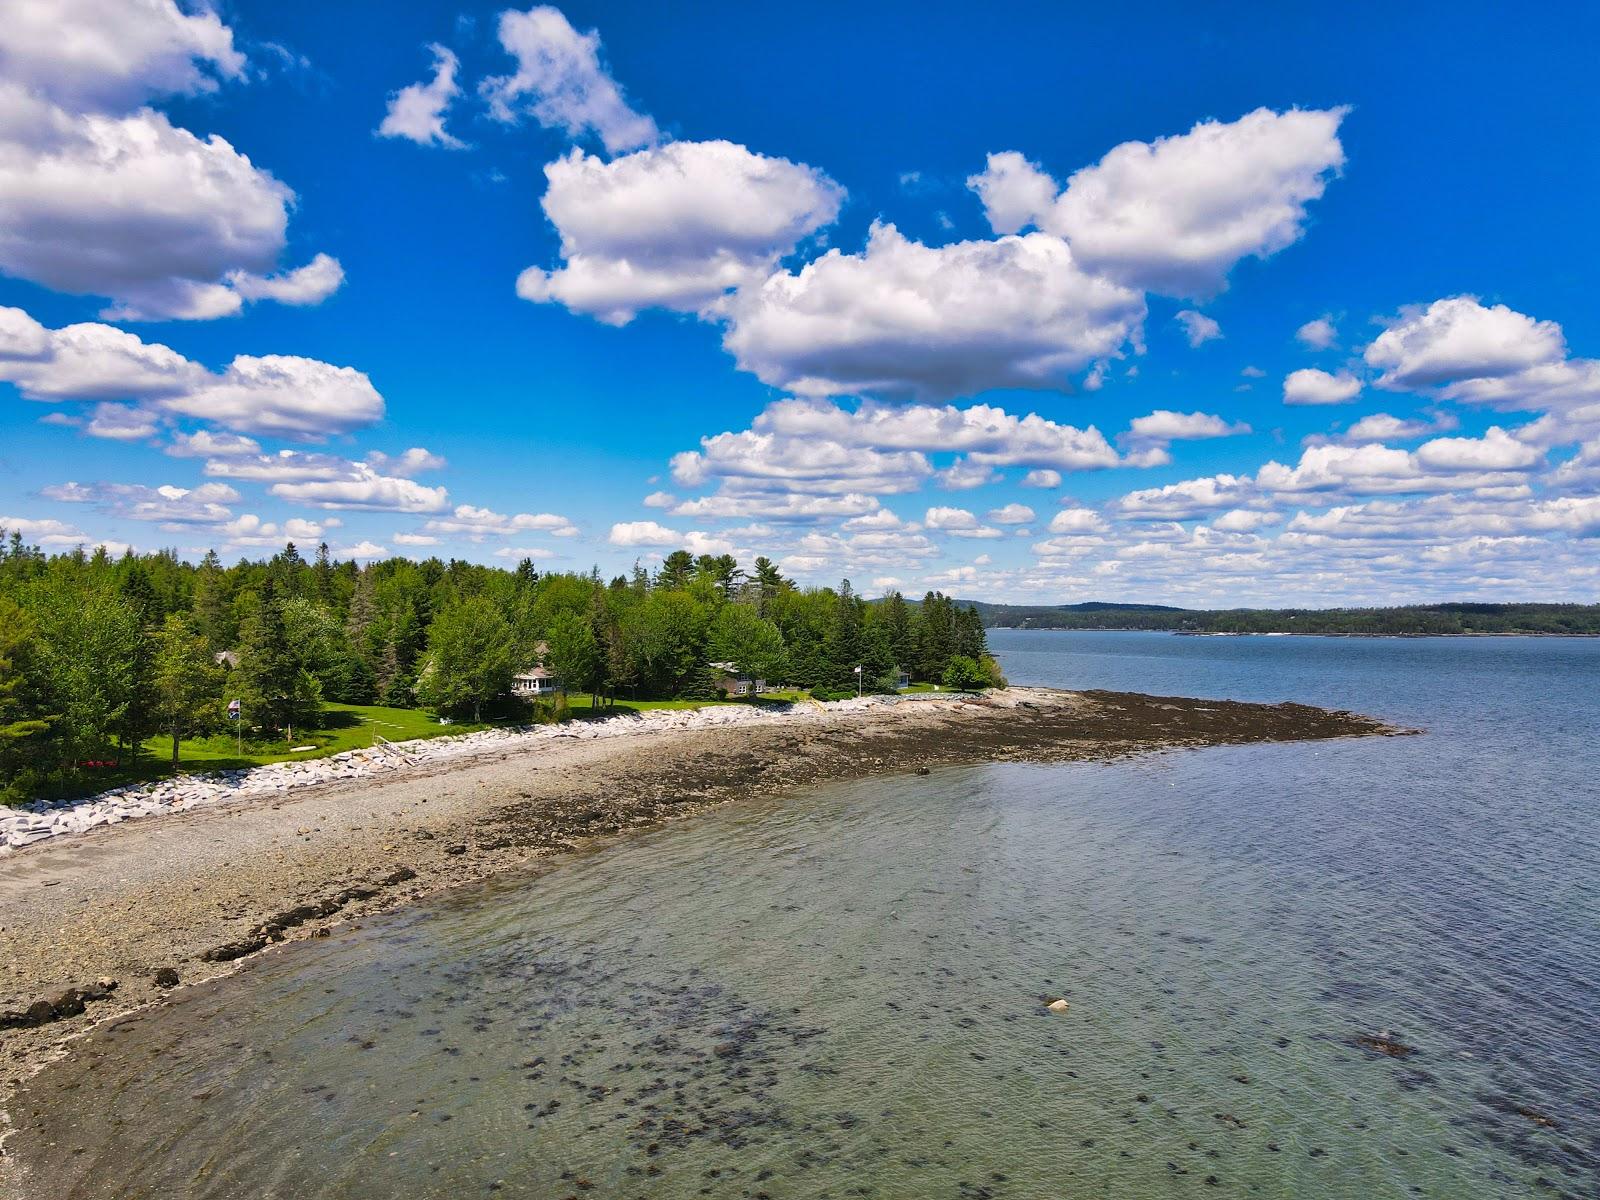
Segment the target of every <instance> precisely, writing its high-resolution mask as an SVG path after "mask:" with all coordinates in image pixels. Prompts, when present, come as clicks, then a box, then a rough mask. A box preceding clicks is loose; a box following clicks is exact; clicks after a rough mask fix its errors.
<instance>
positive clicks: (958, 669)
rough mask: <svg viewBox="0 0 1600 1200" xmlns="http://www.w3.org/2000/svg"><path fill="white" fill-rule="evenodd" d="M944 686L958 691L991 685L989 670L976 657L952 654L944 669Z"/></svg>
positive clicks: (974, 689) (973, 689) (968, 690)
mask: <svg viewBox="0 0 1600 1200" xmlns="http://www.w3.org/2000/svg"><path fill="white" fill-rule="evenodd" d="M943 683H944V686H945V687H947V688H950V689H952V690H953V691H958V692H972V691H976V690H977V689H979V688H984V687H988V686H989V672H988V671H987V670H985V669H984V667H983V665H982V664H981V663H979V662H978V661H977V660H976V659H971V658H968V657H967V656H966V655H965V654H952V655H951V656H950V663H949V665H948V666H946V667H945V669H944V680H943Z"/></svg>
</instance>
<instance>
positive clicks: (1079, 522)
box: [1050, 507, 1110, 534]
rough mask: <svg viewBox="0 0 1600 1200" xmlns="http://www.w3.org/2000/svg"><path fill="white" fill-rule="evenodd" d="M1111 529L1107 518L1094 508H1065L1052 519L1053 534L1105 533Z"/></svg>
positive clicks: (1051, 528)
mask: <svg viewBox="0 0 1600 1200" xmlns="http://www.w3.org/2000/svg"><path fill="white" fill-rule="evenodd" d="M1109 528H1110V526H1109V525H1107V524H1106V520H1105V518H1104V517H1102V516H1101V515H1100V514H1099V513H1097V512H1095V510H1094V509H1092V508H1081V507H1072V508H1063V509H1062V510H1061V511H1060V512H1058V513H1057V514H1056V515H1055V516H1053V517H1051V518H1050V532H1051V533H1071V534H1085V533H1104V532H1105V531H1106V530H1107V529H1109Z"/></svg>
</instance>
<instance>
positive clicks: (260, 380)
mask: <svg viewBox="0 0 1600 1200" xmlns="http://www.w3.org/2000/svg"><path fill="white" fill-rule="evenodd" d="M162 407H164V408H166V409H168V410H169V411H172V412H177V413H182V414H183V415H185V416H189V417H199V418H202V419H204V420H207V421H212V422H215V423H216V424H218V425H223V426H226V427H227V428H229V429H237V430H242V431H244V432H245V433H258V434H271V435H272V436H274V437H282V438H290V439H294V440H303V441H321V440H323V439H325V438H329V437H333V436H335V435H337V434H341V433H348V432H350V431H352V430H355V429H359V428H361V427H362V426H365V425H371V424H373V423H375V422H377V421H379V420H381V419H382V417H383V397H382V396H380V395H379V394H378V391H377V389H376V388H374V387H373V386H372V381H371V380H370V379H368V378H367V376H366V375H365V374H363V373H362V372H360V371H358V370H356V369H355V368H354V367H336V366H334V365H333V364H331V363H325V362H319V361H318V360H317V359H314V358H299V357H296V356H294V355H288V354H265V355H261V356H259V357H258V356H256V355H250V354H241V355H239V356H238V357H236V358H235V359H234V360H233V361H232V362H231V363H229V364H228V367H227V369H226V370H225V371H223V372H222V374H221V375H215V376H208V377H207V378H206V379H205V381H204V382H203V383H200V384H199V385H198V386H196V387H194V388H192V389H191V390H189V391H187V392H183V393H180V394H178V395H174V396H169V397H167V398H166V399H164V400H163V401H162Z"/></svg>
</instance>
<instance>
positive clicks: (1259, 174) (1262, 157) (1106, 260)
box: [969, 108, 1347, 297]
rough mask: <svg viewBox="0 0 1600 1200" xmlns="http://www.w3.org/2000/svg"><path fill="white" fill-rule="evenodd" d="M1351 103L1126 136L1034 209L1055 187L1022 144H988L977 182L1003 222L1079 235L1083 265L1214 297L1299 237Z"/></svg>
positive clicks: (1338, 150) (1339, 152) (994, 218)
mask: <svg viewBox="0 0 1600 1200" xmlns="http://www.w3.org/2000/svg"><path fill="white" fill-rule="evenodd" d="M1346 112H1347V110H1346V109H1343V108H1334V109H1327V110H1322V111H1315V110H1301V109H1292V110H1290V111H1289V112H1283V113H1277V112H1272V111H1271V110H1269V109H1265V108H1260V109H1256V110H1255V111H1254V112H1251V113H1247V114H1246V115H1245V116H1243V117H1241V118H1239V119H1238V120H1237V121H1231V122H1226V123H1224V122H1220V121H1202V122H1200V123H1199V124H1197V125H1196V126H1195V127H1194V128H1193V129H1191V130H1190V131H1189V132H1188V133H1185V134H1180V135H1176V136H1173V137H1164V138H1158V139H1157V140H1156V141H1154V142H1139V141H1130V142H1124V143H1123V144H1122V145H1120V146H1117V147H1115V148H1114V149H1113V150H1111V151H1110V152H1109V153H1108V154H1107V155H1106V156H1105V157H1104V158H1102V159H1101V160H1100V161H1099V162H1098V163H1096V164H1095V165H1093V166H1090V167H1085V168H1083V169H1082V170H1080V171H1078V172H1077V173H1075V174H1074V175H1073V176H1072V177H1071V179H1069V180H1068V181H1067V186H1066V188H1065V189H1064V190H1062V191H1061V192H1060V193H1059V195H1056V196H1054V197H1052V198H1051V199H1050V202H1049V203H1048V204H1045V205H1043V206H1041V207H1038V208H1036V209H1035V211H1032V212H1026V211H1024V209H1025V207H1026V205H1027V204H1028V203H1035V204H1037V203H1038V201H1039V200H1040V199H1042V198H1043V197H1044V196H1045V195H1047V194H1048V191H1047V189H1045V188H1044V187H1043V186H1042V184H1041V177H1042V176H1043V173H1042V172H1041V171H1039V169H1038V168H1037V167H1033V166H1032V164H1029V163H1027V162H1026V161H1025V160H1022V159H1021V156H1020V155H1016V154H1015V153H1007V154H999V155H991V156H990V157H989V166H988V169H987V170H986V171H985V172H984V173H983V174H982V175H979V176H974V177H973V179H972V180H970V181H969V183H971V184H972V186H973V187H974V188H975V190H977V192H978V194H979V195H980V197H982V198H984V200H985V202H986V206H988V208H989V215H990V220H991V224H992V225H993V228H994V229H995V231H996V232H997V233H1003V232H1013V231H1015V230H1018V229H1022V228H1025V227H1026V226H1027V225H1034V226H1036V227H1038V228H1039V229H1042V230H1044V231H1046V232H1048V233H1053V234H1055V235H1057V236H1059V237H1063V238H1065V239H1066V240H1067V241H1068V242H1069V243H1071V245H1072V249H1073V253H1074V254H1075V256H1076V257H1077V260H1078V262H1079V264H1080V265H1081V266H1082V268H1083V269H1084V270H1088V271H1094V272H1097V273H1099V274H1102V275H1104V276H1106V277H1108V278H1110V279H1113V280H1116V281H1117V282H1119V283H1122V284H1124V285H1127V286H1129V287H1136V288H1141V289H1144V290H1146V291H1152V292H1158V293H1161V294H1163V295H1171V296H1185V297H1187V296H1194V297H1203V296H1209V295H1213V294H1215V293H1216V292H1218V291H1220V290H1221V289H1222V288H1223V287H1224V286H1225V284H1226V282H1227V274H1228V271H1229V270H1231V269H1232V267H1233V266H1234V264H1236V263H1237V262H1238V261H1239V260H1240V259H1243V258H1246V257H1250V256H1254V257H1257V258H1265V257H1267V256H1269V255H1271V254H1274V253H1276V252H1277V251H1279V250H1282V249H1284V248H1285V247H1287V246H1289V245H1292V244H1293V243H1294V242H1295V241H1297V240H1298V239H1299V238H1300V235H1301V233H1302V231H1303V229H1304V224H1305V218H1306V206H1307V205H1308V204H1309V203H1310V202H1311V201H1313V200H1316V199H1318V198H1319V197H1321V195H1322V193H1323V190H1324V189H1325V187H1326V185H1327V181H1328V179H1329V177H1330V176H1331V175H1333V174H1335V173H1337V171H1338V170H1339V169H1340V168H1341V167H1342V166H1343V164H1344V148H1343V147H1342V146H1341V145H1340V143H1339V137H1338V132H1339V125H1340V123H1341V122H1342V121H1343V119H1344V117H1345V114H1346ZM991 199H994V200H996V201H997V202H998V203H997V204H996V205H993V206H990V205H989V202H990V200H991Z"/></svg>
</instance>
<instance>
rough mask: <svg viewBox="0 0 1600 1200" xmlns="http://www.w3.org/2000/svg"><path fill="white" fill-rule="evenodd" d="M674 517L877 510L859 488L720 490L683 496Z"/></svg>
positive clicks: (810, 517) (800, 517)
mask: <svg viewBox="0 0 1600 1200" xmlns="http://www.w3.org/2000/svg"><path fill="white" fill-rule="evenodd" d="M671 511H672V515H673V516H675V517H698V518H704V517H724V518H734V517H740V518H751V517H759V518H761V519H763V520H768V521H781V522H789V521H794V522H811V521H819V520H825V519H828V518H831V517H858V516H863V515H865V514H869V513H875V512H878V511H880V510H879V508H878V501H877V500H876V499H875V498H874V497H872V496H868V495H864V494H862V493H860V492H846V493H845V494H843V495H833V496H817V495H806V494H804V493H795V492H788V493H778V494H770V493H768V494H764V493H742V494H741V493H731V494H730V493H726V492H724V493H719V494H717V495H713V496H703V497H701V498H699V499H697V500H684V501H681V502H680V503H678V504H676V505H674V506H673V508H672V510H671Z"/></svg>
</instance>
